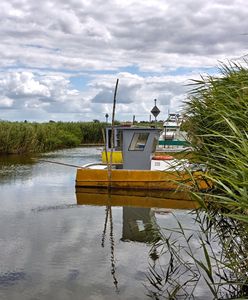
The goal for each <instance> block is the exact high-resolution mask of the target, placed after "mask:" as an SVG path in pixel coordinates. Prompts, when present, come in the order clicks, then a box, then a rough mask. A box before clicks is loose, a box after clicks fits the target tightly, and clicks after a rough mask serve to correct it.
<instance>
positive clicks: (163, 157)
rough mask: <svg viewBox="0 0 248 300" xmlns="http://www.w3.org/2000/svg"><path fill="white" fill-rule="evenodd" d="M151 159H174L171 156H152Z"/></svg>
mask: <svg viewBox="0 0 248 300" xmlns="http://www.w3.org/2000/svg"><path fill="white" fill-rule="evenodd" d="M152 159H153V160H171V159H174V157H173V156H171V155H156V156H153V158H152Z"/></svg>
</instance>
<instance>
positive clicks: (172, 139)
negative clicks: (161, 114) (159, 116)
mask: <svg viewBox="0 0 248 300" xmlns="http://www.w3.org/2000/svg"><path fill="white" fill-rule="evenodd" d="M181 124H182V116H181V115H180V114H176V113H170V114H169V116H168V118H167V119H166V121H165V122H164V124H163V127H164V128H163V131H162V133H161V134H160V137H159V142H158V146H157V149H156V151H158V152H180V151H186V150H190V148H189V145H188V143H187V133H186V132H185V131H181V128H180V127H181Z"/></svg>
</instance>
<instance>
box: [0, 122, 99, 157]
mask: <svg viewBox="0 0 248 300" xmlns="http://www.w3.org/2000/svg"><path fill="white" fill-rule="evenodd" d="M104 125H105V124H104V123H92V122H89V123H86V122H57V123H56V122H49V123H27V122H7V121H1V122H0V153H4V154H11V153H17V154H22V153H28V152H44V151H51V150H56V149H60V148H66V147H76V146H79V145H80V144H82V143H102V128H103V127H104Z"/></svg>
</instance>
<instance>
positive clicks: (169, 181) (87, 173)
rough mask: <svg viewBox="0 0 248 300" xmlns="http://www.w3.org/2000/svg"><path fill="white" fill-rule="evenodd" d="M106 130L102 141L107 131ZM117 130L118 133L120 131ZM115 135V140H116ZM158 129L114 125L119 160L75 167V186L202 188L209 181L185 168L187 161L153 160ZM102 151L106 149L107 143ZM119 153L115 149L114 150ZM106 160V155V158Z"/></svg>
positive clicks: (159, 188) (171, 159)
mask: <svg viewBox="0 0 248 300" xmlns="http://www.w3.org/2000/svg"><path fill="white" fill-rule="evenodd" d="M109 130H110V129H108V130H107V134H106V141H110V137H111V134H112V133H111V132H109ZM120 133H121V134H120ZM117 137H118V139H117ZM158 137H159V130H157V129H154V128H140V127H138V128H133V127H131V128H130V127H129V128H127V127H123V128H120V127H118V134H115V141H116V142H115V143H116V144H115V146H116V148H115V150H116V151H120V149H122V156H123V163H113V168H112V169H111V170H110V169H109V165H108V164H104V163H99V164H89V165H86V166H84V167H82V168H78V169H77V175H76V187H84V188H87V187H96V188H105V189H108V188H111V189H116V188H118V189H126V190H132V189H139V190H142V189H143V190H146V191H148V190H157V191H159V190H179V191H184V190H189V189H193V188H195V187H197V189H201V190H206V189H208V188H209V187H210V184H209V183H208V182H207V181H206V180H204V178H203V172H202V171H193V169H192V168H191V171H189V168H188V167H189V165H188V164H187V162H186V163H185V164H184V165H183V164H179V161H178V160H175V159H174V158H173V157H172V158H171V157H170V158H169V159H168V161H167V160H166V158H164V160H163V157H162V160H156V159H153V155H154V153H155V150H156V144H157V139H158ZM106 150H107V151H108V150H109V143H108V142H107V147H106ZM118 153H119V152H118ZM106 161H107V162H108V161H109V158H108V157H106Z"/></svg>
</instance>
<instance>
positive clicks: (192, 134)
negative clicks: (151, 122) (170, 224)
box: [147, 62, 248, 299]
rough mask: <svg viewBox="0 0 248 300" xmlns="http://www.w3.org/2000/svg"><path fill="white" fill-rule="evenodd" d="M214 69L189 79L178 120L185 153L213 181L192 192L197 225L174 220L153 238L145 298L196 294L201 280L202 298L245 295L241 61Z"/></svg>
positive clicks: (246, 114) (247, 97)
mask: <svg viewBox="0 0 248 300" xmlns="http://www.w3.org/2000/svg"><path fill="white" fill-rule="evenodd" d="M219 72H220V74H219V76H205V77H201V79H200V80H197V81H196V80H194V81H193V82H192V84H191V88H192V89H191V92H190V94H189V97H188V99H187V100H186V102H185V122H184V124H183V126H184V129H186V130H187V132H188V136H189V143H190V146H191V148H192V149H193V153H192V156H191V160H192V161H193V162H195V163H196V165H203V166H204V168H205V169H206V171H207V172H206V173H204V175H203V176H204V177H205V179H206V180H207V181H209V182H212V183H213V184H212V186H211V188H210V189H209V191H208V192H205V193H202V192H201V191H200V190H199V189H198V188H197V186H195V191H194V192H192V196H193V197H194V198H196V199H198V200H199V203H200V204H201V208H200V209H198V210H196V211H193V212H192V214H193V215H194V216H195V220H196V222H197V224H198V226H196V228H197V227H198V229H199V230H197V231H192V230H190V231H187V229H186V228H183V226H182V224H180V222H178V227H177V228H174V230H172V229H171V228H168V229H166V228H163V230H161V234H160V238H159V239H157V240H155V241H154V243H153V247H152V249H151V252H150V257H151V262H150V266H149V269H148V274H147V279H148V281H149V284H150V285H149V286H148V287H147V289H148V295H149V296H150V297H151V298H152V299H196V298H197V294H198V292H199V290H198V289H200V290H201V288H202V287H203V286H204V289H205V290H206V293H208V296H207V297H208V298H209V299H247V297H248V255H247V253H248V239H247V236H248V234H247V233H248V223H247V222H248V190H247V188H248V122H247V120H248V68H247V63H246V62H242V64H236V63H229V64H227V65H226V64H221V65H220V67H219ZM189 172H190V171H189ZM192 178H193V177H192ZM182 184H184V183H182ZM154 253H156V255H154ZM166 257H169V258H168V259H167V264H165V263H164V262H162V264H160V260H161V259H162V258H163V259H162V261H164V259H165V258H166ZM199 286H200V288H199Z"/></svg>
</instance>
